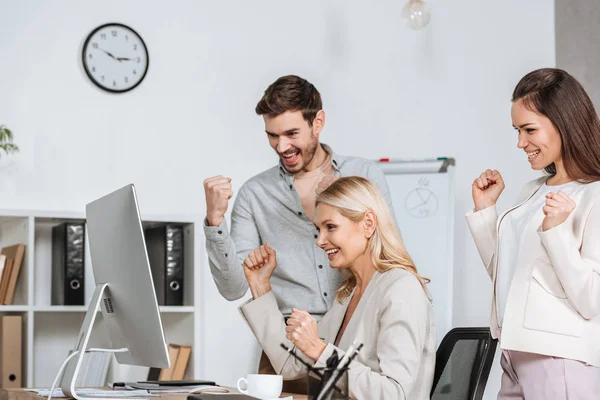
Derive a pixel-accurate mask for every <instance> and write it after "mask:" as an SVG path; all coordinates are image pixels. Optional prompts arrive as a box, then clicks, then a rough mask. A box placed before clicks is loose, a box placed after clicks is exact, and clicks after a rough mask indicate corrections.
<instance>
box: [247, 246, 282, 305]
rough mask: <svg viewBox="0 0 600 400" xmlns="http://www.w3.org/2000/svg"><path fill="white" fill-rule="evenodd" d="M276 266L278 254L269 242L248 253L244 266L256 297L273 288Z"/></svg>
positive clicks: (249, 284)
mask: <svg viewBox="0 0 600 400" xmlns="http://www.w3.org/2000/svg"><path fill="white" fill-rule="evenodd" d="M276 267H277V255H276V253H275V250H273V249H272V248H271V246H269V245H268V244H264V245H262V246H260V247H259V248H257V249H256V250H254V251H252V252H251V253H250V254H248V257H246V259H245V260H244V264H243V268H244V275H246V280H247V281H248V286H250V291H251V292H252V297H253V298H254V299H257V298H259V297H260V296H262V295H263V294H265V293H268V292H269V291H270V290H271V275H273V271H275V268H276Z"/></svg>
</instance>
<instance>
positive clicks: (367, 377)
mask: <svg viewBox="0 0 600 400" xmlns="http://www.w3.org/2000/svg"><path fill="white" fill-rule="evenodd" d="M349 301H350V297H348V298H347V299H346V301H344V303H340V302H338V301H337V300H335V301H334V302H333V307H332V308H331V309H330V310H329V312H327V314H325V316H323V318H322V319H321V321H319V323H318V326H319V336H320V337H321V338H323V340H324V341H325V342H326V343H328V344H327V348H326V349H325V350H324V351H323V354H322V355H321V357H320V358H319V359H318V360H317V362H316V363H315V367H325V366H326V361H327V359H328V358H329V357H330V356H331V355H332V353H333V350H334V349H335V350H336V351H337V352H338V355H339V357H340V358H341V357H342V355H343V354H344V351H343V350H346V349H347V348H348V347H349V346H350V345H351V344H352V342H353V341H354V340H355V339H359V340H360V341H361V342H362V343H363V344H364V347H363V348H362V349H361V350H360V352H359V353H358V357H357V358H356V359H355V360H354V361H353V362H352V364H350V369H349V371H348V387H349V392H350V397H352V398H355V399H410V400H429V394H430V391H431V385H432V383H433V374H434V368H435V346H436V341H435V327H434V318H433V308H432V305H431V302H430V301H429V299H428V298H427V296H426V294H425V291H424V290H423V288H422V287H421V284H420V283H419V281H418V280H417V278H416V277H415V276H414V275H412V274H411V273H410V272H407V271H404V270H402V269H399V268H394V269H391V270H389V271H387V272H375V274H374V275H373V277H372V278H371V281H370V282H369V284H368V285H367V288H366V290H365V292H364V293H363V296H362V298H361V299H360V302H359V303H358V306H357V307H356V310H355V311H354V314H353V315H352V318H351V319H350V322H349V323H348V325H347V327H346V330H345V331H344V334H343V335H342V337H341V339H340V343H339V347H335V346H334V345H333V344H332V343H334V342H335V338H336V336H337V334H338V332H339V330H340V327H341V326H342V322H343V321H344V317H345V315H346V309H347V308H348V303H349ZM240 311H241V312H242V315H243V316H244V318H245V319H246V321H247V322H248V325H249V326H250V328H251V329H252V331H253V332H254V335H255V336H256V338H257V339H258V341H259V342H260V344H261V346H262V348H263V349H264V351H265V353H266V354H267V356H268V357H269V360H270V361H271V364H272V365H273V368H274V369H275V371H276V372H277V373H280V374H281V375H283V376H284V378H286V379H294V378H299V377H302V376H306V368H305V367H304V366H303V365H302V364H301V363H299V362H298V361H297V360H296V359H295V358H293V357H291V356H289V354H288V353H287V352H286V351H285V350H283V349H282V348H281V347H280V344H281V343H285V344H286V345H287V346H288V347H289V348H292V346H293V345H292V344H291V343H290V341H289V340H287V339H286V338H285V322H284V319H283V315H282V314H281V312H280V311H279V308H278V307H277V301H276V299H275V296H274V295H273V292H272V291H271V292H268V293H267V294H264V295H262V296H261V297H259V298H258V299H256V300H252V301H250V302H247V303H246V304H244V305H242V306H241V307H240ZM342 349H343V350H342ZM296 354H298V355H302V353H301V352H300V351H296ZM302 356H303V355H302ZM307 360H308V359H307ZM310 363H311V364H312V361H310Z"/></svg>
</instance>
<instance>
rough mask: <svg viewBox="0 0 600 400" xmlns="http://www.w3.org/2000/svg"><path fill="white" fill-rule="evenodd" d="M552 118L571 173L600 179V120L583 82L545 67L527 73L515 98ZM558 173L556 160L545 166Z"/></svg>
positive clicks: (587, 179)
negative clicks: (582, 84)
mask: <svg viewBox="0 0 600 400" xmlns="http://www.w3.org/2000/svg"><path fill="white" fill-rule="evenodd" d="M518 100H522V101H523V105H524V106H525V107H526V108H527V109H529V110H531V111H533V112H535V113H538V114H541V115H545V116H546V117H548V119H550V121H551V122H552V124H553V125H554V127H555V128H556V130H557V131H558V133H559V134H560V138H561V140H562V148H561V157H562V160H563V164H564V166H565V170H566V171H567V174H568V175H569V177H571V178H572V179H574V180H577V181H580V182H594V181H599V180H600V120H599V119H598V114H596V110H595V109H594V105H593V103H592V101H591V100H590V98H589V96H588V95H587V93H586V92H585V90H584V89H583V87H582V86H581V84H580V83H579V82H578V81H577V80H576V79H575V78H574V77H573V76H571V75H569V74H568V73H567V72H566V71H563V70H562V69H557V68H542V69H538V70H535V71H532V72H530V73H528V74H527V75H525V76H524V77H523V78H522V79H521V80H520V81H519V83H518V84H517V86H516V87H515V90H514V92H513V95H512V101H513V102H515V101H518ZM545 171H546V173H548V174H550V175H555V174H556V166H555V165H554V163H552V164H551V165H549V166H547V167H546V168H545Z"/></svg>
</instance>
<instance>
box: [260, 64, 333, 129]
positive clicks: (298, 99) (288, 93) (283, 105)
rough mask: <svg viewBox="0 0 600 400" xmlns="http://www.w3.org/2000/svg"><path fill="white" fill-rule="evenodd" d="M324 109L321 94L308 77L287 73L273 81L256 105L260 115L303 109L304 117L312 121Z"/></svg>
mask: <svg viewBox="0 0 600 400" xmlns="http://www.w3.org/2000/svg"><path fill="white" fill-rule="evenodd" d="M322 109H323V102H322V101H321V94H320V93H319V91H318V90H317V88H315V86H314V85H313V84H312V83H310V82H309V81H307V80H306V79H303V78H300V77H299V76H296V75H286V76H282V77H281V78H279V79H277V80H276V81H275V82H273V83H272V84H271V85H270V86H269V87H268V88H267V90H265V93H264V95H263V97H262V98H261V99H260V101H259V102H258V104H257V105H256V113H257V114H258V115H268V116H270V117H276V116H278V115H280V114H283V113H284V112H286V111H302V117H303V118H304V119H305V120H306V121H308V124H309V125H311V126H312V123H313V121H314V119H315V117H316V116H317V113H318V112H319V111H321V110H322Z"/></svg>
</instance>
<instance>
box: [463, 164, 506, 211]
mask: <svg viewBox="0 0 600 400" xmlns="http://www.w3.org/2000/svg"><path fill="white" fill-rule="evenodd" d="M471 187H472V190H471V192H472V195H473V203H474V204H475V211H481V210H483V209H484V208H488V207H491V206H493V205H494V204H496V201H498V197H500V193H502V191H503V190H504V180H502V175H500V172H498V171H496V170H493V171H492V170H491V169H486V170H485V171H484V172H482V173H481V175H479V176H478V177H477V178H476V179H475V180H474V181H473V184H472V185H471Z"/></svg>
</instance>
